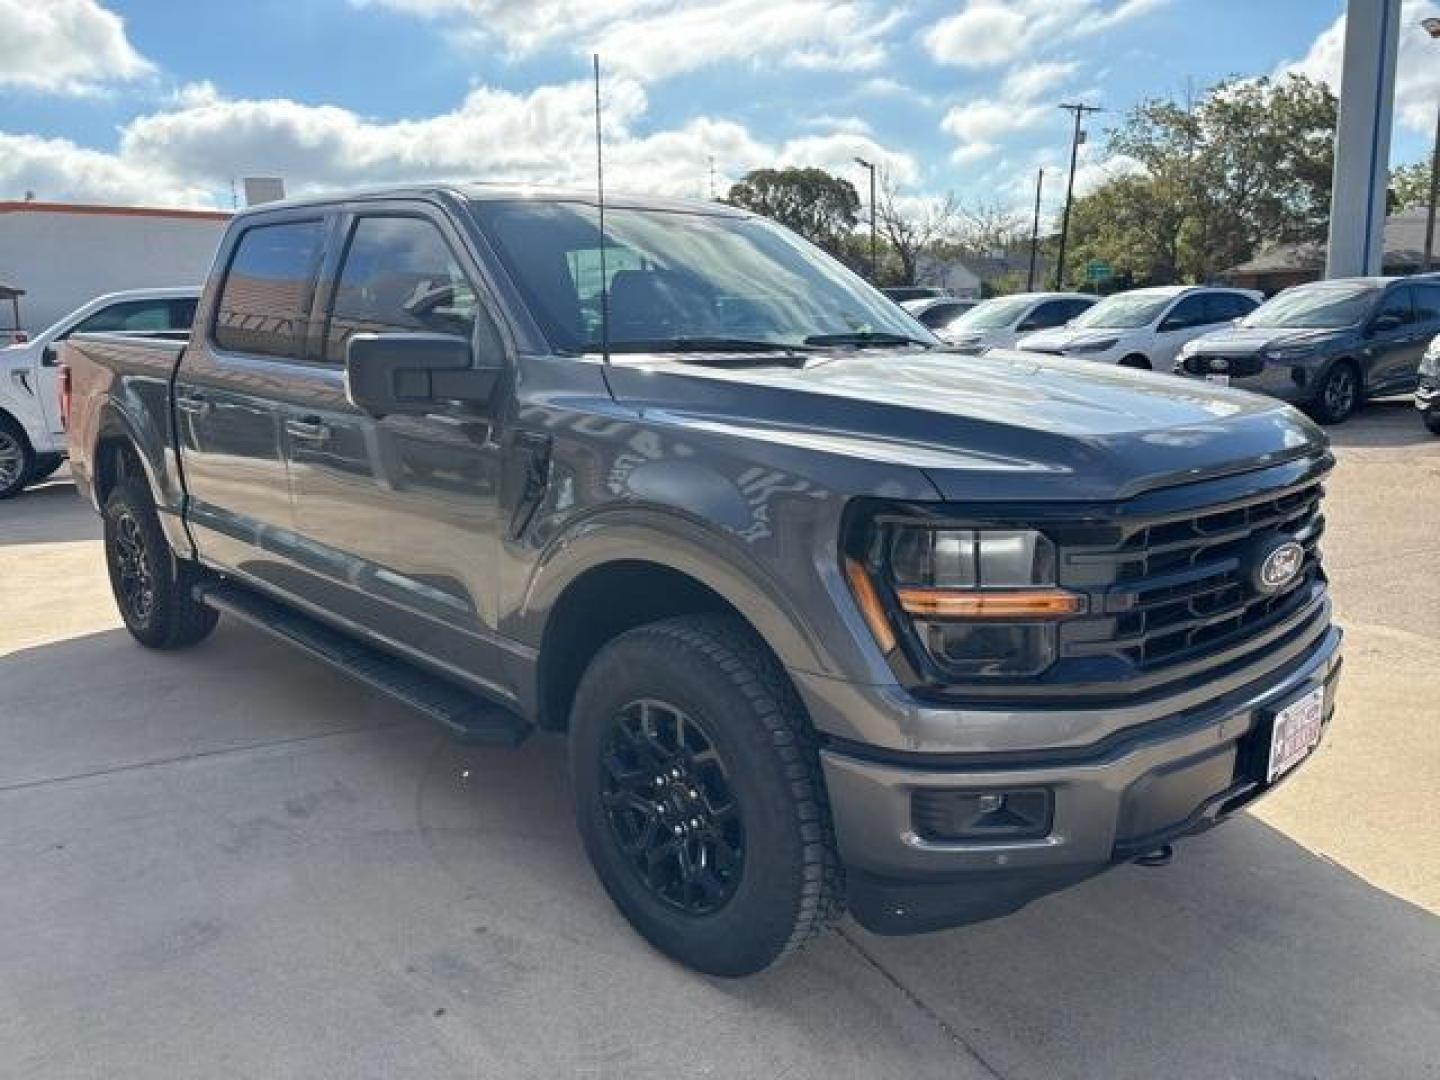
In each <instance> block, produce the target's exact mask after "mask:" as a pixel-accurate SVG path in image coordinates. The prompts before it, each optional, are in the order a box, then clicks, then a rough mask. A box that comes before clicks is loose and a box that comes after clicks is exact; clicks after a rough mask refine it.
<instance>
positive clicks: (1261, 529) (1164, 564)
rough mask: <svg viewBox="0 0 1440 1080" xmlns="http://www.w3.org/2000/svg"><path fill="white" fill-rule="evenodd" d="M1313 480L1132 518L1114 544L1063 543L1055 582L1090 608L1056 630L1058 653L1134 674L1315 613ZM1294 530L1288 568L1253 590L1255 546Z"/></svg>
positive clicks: (1225, 651)
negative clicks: (1284, 579) (1085, 597)
mask: <svg viewBox="0 0 1440 1080" xmlns="http://www.w3.org/2000/svg"><path fill="white" fill-rule="evenodd" d="M1322 493H1323V489H1322V488H1321V485H1320V483H1319V481H1311V482H1309V483H1306V484H1302V485H1300V486H1298V487H1295V488H1293V489H1289V490H1285V491H1282V492H1279V493H1267V494H1266V495H1263V496H1258V497H1255V498H1253V499H1251V500H1249V501H1244V502H1241V503H1238V504H1234V505H1229V506H1226V507H1224V508H1221V509H1211V510H1207V511H1200V512H1198V513H1191V514H1186V515H1180V516H1174V517H1164V518H1159V519H1151V520H1148V521H1143V522H1136V523H1132V524H1129V525H1126V526H1122V528H1121V529H1120V535H1119V538H1118V542H1107V543H1103V544H1085V543H1079V544H1067V545H1065V546H1064V547H1063V548H1062V553H1061V567H1062V570H1061V577H1062V581H1063V583H1064V584H1067V585H1069V586H1070V587H1072V588H1076V589H1080V590H1083V591H1085V592H1087V593H1089V594H1090V597H1091V604H1090V613H1089V614H1088V615H1086V616H1084V617H1082V618H1077V619H1073V620H1071V621H1069V622H1067V623H1065V624H1063V625H1062V626H1061V628H1060V642H1059V655H1060V657H1061V658H1062V660H1063V659H1071V660H1076V661H1079V660H1090V661H1102V662H1105V663H1107V664H1109V665H1112V666H1113V667H1114V668H1115V669H1116V671H1117V673H1119V672H1128V673H1130V675H1132V676H1133V675H1139V674H1145V673H1149V672H1154V671H1159V670H1163V669H1165V668H1168V667H1172V666H1175V665H1180V664H1185V663H1187V662H1191V663H1193V662H1196V661H1201V660H1204V659H1207V658H1215V659H1216V660H1217V661H1219V660H1222V659H1224V660H1233V659H1236V658H1237V656H1242V655H1244V654H1245V653H1247V652H1248V651H1252V650H1253V651H1259V650H1260V649H1263V648H1264V647H1265V646H1266V645H1267V644H1269V643H1270V642H1272V641H1274V640H1275V639H1276V638H1278V637H1280V636H1283V635H1284V634H1285V633H1287V632H1289V631H1293V630H1295V629H1296V628H1298V627H1300V626H1302V625H1303V624H1304V623H1305V622H1306V621H1307V620H1310V619H1314V618H1318V616H1319V615H1320V613H1321V611H1322V610H1323V608H1324V599H1325V575H1324V572H1323V570H1322V569H1321V565H1320V553H1319V547H1318V544H1319V540H1320V536H1321V534H1322V533H1323V532H1324V529H1325V519H1324V517H1323V516H1322V515H1321V513H1320V498H1321V495H1322ZM1269 537H1284V538H1287V539H1293V540H1295V541H1296V542H1297V543H1299V544H1300V545H1301V547H1302V548H1303V549H1304V559H1303V561H1302V563H1301V567H1300V571H1299V573H1298V574H1297V575H1296V576H1295V578H1294V579H1293V580H1292V581H1291V582H1290V583H1289V584H1288V585H1287V586H1286V587H1285V588H1284V589H1282V590H1281V591H1280V592H1278V593H1275V594H1273V595H1263V594H1261V593H1260V592H1259V591H1258V590H1257V589H1256V588H1255V587H1254V586H1253V585H1252V584H1251V582H1250V571H1251V564H1252V562H1254V560H1255V552H1256V549H1257V545H1258V544H1259V543H1261V542H1262V541H1264V540H1265V539H1267V538H1269Z"/></svg>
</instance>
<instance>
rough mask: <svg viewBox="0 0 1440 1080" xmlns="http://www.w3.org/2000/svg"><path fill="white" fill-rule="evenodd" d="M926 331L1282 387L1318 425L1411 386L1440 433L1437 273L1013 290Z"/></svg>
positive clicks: (991, 345)
mask: <svg viewBox="0 0 1440 1080" xmlns="http://www.w3.org/2000/svg"><path fill="white" fill-rule="evenodd" d="M935 330H936V333H937V335H938V336H939V337H940V338H941V339H942V340H944V341H946V342H947V343H948V344H949V345H950V346H951V347H952V349H953V350H954V351H957V352H962V353H968V354H972V355H973V354H979V353H982V352H985V351H987V350H989V349H995V348H1015V349H1019V350H1021V351H1023V352H1033V353H1044V354H1049V355H1053V356H1067V357H1074V358H1075V359H1078V360H1089V361H1092V362H1097V363H1113V364H1119V365H1121V366H1124V367H1134V368H1148V369H1151V370H1155V371H1172V372H1173V373H1174V374H1176V375H1180V376H1184V377H1188V378H1195V379H1206V380H1208V381H1210V382H1216V383H1223V384H1226V385H1233V386H1236V387H1239V388H1241V389H1245V390H1252V391H1257V392H1260V393H1265V394H1269V395H1271V396H1273V397H1278V398H1281V399H1282V400H1285V401H1289V402H1291V403H1292V404H1295V405H1298V406H1300V407H1301V408H1304V409H1305V410H1306V411H1307V412H1309V413H1310V414H1311V415H1312V416H1314V417H1315V418H1316V419H1317V420H1319V421H1321V422H1322V423H1326V424H1338V423H1342V422H1343V421H1344V420H1346V419H1347V418H1348V417H1349V416H1350V415H1351V414H1352V413H1354V411H1355V410H1356V409H1357V408H1359V407H1360V406H1361V405H1362V404H1363V403H1364V402H1365V400H1366V399H1368V398H1372V397H1379V396H1383V395H1387V394H1400V393H1408V392H1410V391H1415V393H1416V405H1417V406H1418V407H1419V408H1420V410H1421V411H1422V413H1423V415H1424V418H1425V423H1426V425H1427V426H1428V427H1429V428H1430V429H1431V430H1432V431H1435V432H1436V434H1440V343H1437V342H1440V275H1419V276H1416V277H1410V278H1383V277H1369V278H1343V279H1336V280H1330V281H1317V282H1313V283H1310V284H1306V285H1297V286H1295V287H1294V288H1291V289H1286V290H1285V291H1284V292H1281V293H1279V294H1278V295H1276V296H1275V297H1273V298H1271V299H1270V300H1269V301H1264V300H1263V298H1262V297H1261V295H1260V294H1259V293H1256V292H1253V291H1251V290H1248V289H1232V288H1220V287H1211V286H1165V287H1157V288H1147V289H1135V290H1132V291H1130V292H1124V293H1116V294H1115V295H1113V296H1109V297H1106V298H1105V299H1103V300H1097V298H1096V297H1093V296H1085V295H1082V294H1077V293H1022V294H1019V295H1016V296H1006V297H998V298H996V299H993V300H987V301H984V302H983V303H981V304H978V305H977V306H975V307H973V308H971V309H970V310H969V311H966V312H965V313H964V314H962V315H960V316H959V317H957V318H955V319H954V320H952V321H950V322H948V323H946V324H944V325H942V326H939V327H936V328H935ZM1427 346H1428V347H1429V351H1428V353H1427V351H1426V350H1427ZM1422 358H1423V362H1422Z"/></svg>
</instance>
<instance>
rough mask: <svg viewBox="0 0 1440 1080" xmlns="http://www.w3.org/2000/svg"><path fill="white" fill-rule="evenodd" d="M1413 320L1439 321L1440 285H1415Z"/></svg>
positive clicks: (1413, 289) (1413, 287)
mask: <svg viewBox="0 0 1440 1080" xmlns="http://www.w3.org/2000/svg"><path fill="white" fill-rule="evenodd" d="M1411 291H1412V292H1413V293H1414V294H1415V321H1416V322H1423V323H1440V285H1415V286H1412V289H1411Z"/></svg>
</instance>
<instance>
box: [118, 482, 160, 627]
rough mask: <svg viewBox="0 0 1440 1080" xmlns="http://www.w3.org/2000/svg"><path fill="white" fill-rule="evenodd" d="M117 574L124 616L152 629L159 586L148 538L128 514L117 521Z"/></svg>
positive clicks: (137, 624) (126, 619) (132, 621)
mask: <svg viewBox="0 0 1440 1080" xmlns="http://www.w3.org/2000/svg"><path fill="white" fill-rule="evenodd" d="M115 574H116V587H117V590H118V594H117V596H116V600H118V601H119V603H120V609H121V614H123V615H124V616H125V621H126V622H127V623H130V624H132V625H135V626H141V627H145V626H149V625H150V619H151V616H153V615H154V614H155V582H154V579H153V578H152V577H151V576H150V563H149V560H148V559H147V558H146V557H145V535H144V534H143V533H142V532H141V531H140V523H139V522H138V521H136V520H135V515H134V514H133V513H131V512H130V511H128V510H126V511H124V512H123V513H121V514H120V516H119V517H118V518H117V519H116V521H115Z"/></svg>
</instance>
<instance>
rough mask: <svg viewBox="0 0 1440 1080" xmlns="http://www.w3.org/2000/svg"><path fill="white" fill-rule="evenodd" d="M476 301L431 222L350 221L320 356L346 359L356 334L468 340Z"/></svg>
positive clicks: (398, 219)
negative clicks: (451, 336) (405, 333)
mask: <svg viewBox="0 0 1440 1080" xmlns="http://www.w3.org/2000/svg"><path fill="white" fill-rule="evenodd" d="M477 306H478V299H477V297H476V293H475V289H474V288H473V287H472V286H471V284H470V282H469V280H468V279H467V278H466V276H465V272H464V270H463V269H462V268H461V266H460V262H459V260H458V259H456V257H455V255H454V253H453V252H452V251H451V250H450V245H449V244H447V243H446V241H445V237H444V235H442V234H441V232H440V230H439V229H438V228H437V227H436V226H435V224H434V222H431V221H427V220H426V219H425V218H420V217H401V216H370V217H362V218H360V219H358V220H357V221H356V222H355V227H354V229H353V230H352V231H351V234H350V243H349V245H348V247H347V249H346V251H345V261H344V263H343V265H342V266H341V268H340V276H339V278H338V280H337V281H336V286H335V300H334V303H333V304H332V306H331V314H330V325H329V327H328V328H327V330H326V334H325V359H326V360H328V361H330V362H332V363H336V364H341V363H344V362H345V348H346V345H347V344H348V342H349V340H350V338H351V337H352V336H353V335H355V334H357V333H361V332H367V331H368V332H376V333H379V332H384V331H410V332H416V331H423V332H428V333H436V334H456V335H459V336H461V337H463V338H465V339H466V340H469V339H470V337H471V334H472V333H473V331H474V329H475V317H476V309H477Z"/></svg>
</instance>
